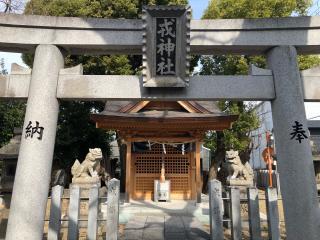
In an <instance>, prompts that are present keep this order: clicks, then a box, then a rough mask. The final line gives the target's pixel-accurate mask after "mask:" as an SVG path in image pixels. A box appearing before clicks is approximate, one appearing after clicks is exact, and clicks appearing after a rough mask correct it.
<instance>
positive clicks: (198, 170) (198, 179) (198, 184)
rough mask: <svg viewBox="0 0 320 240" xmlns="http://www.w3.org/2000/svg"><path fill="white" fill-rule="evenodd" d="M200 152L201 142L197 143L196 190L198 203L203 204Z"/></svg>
mask: <svg viewBox="0 0 320 240" xmlns="http://www.w3.org/2000/svg"><path fill="white" fill-rule="evenodd" d="M200 151H201V142H200V141H199V140H197V141H196V189H197V202H198V203H200V202H201V192H202V191H201V164H200V157H201V156H200Z"/></svg>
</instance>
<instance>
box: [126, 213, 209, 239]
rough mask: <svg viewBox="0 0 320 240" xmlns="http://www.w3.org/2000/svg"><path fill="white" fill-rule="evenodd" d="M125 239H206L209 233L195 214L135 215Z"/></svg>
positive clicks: (127, 225) (127, 227) (127, 229)
mask: <svg viewBox="0 0 320 240" xmlns="http://www.w3.org/2000/svg"><path fill="white" fill-rule="evenodd" d="M124 230H125V234H124V236H125V240H138V239H139V240H206V239H210V235H209V233H208V232H207V231H206V230H205V229H204V228H203V225H202V223H201V222H200V221H199V220H197V218H195V217H193V216H167V215H163V216H158V215H155V216H139V215H137V216H134V217H132V218H131V219H130V221H129V222H128V223H127V224H126V226H125V229H124Z"/></svg>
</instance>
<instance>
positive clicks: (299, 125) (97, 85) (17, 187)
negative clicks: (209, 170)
mask: <svg viewBox="0 0 320 240" xmlns="http://www.w3.org/2000/svg"><path fill="white" fill-rule="evenodd" d="M0 32H1V35H0V51H10V52H29V53H33V52H35V58H34V64H33V66H34V67H33V69H32V73H31V72H30V71H29V70H26V69H23V68H21V67H19V66H15V67H13V70H12V72H11V74H10V75H8V76H1V77H0V98H1V99H2V100H6V99H13V98H20V99H28V102H27V110H26V116H25V121H24V127H23V137H22V140H21V148H20V153H19V159H18V164H17V170H16V177H15V183H14V188H13V196H12V201H11V209H10V215H9V222H8V228H7V234H6V239H7V240H17V239H33V240H40V239H42V235H43V226H44V216H45V209H46V203H47V196H48V190H49V189H48V188H49V187H48V186H49V181H50V173H51V165H52V157H53V149H54V142H55V135H56V127H57V118H58V110H59V99H62V100H84V101H87V100H88V101H89V100H212V101H215V100H221V99H229V100H264V101H265V100H267V101H271V103H272V114H273V121H274V132H275V138H276V147H277V155H278V169H279V172H280V183H281V192H282V197H283V202H284V213H285V220H286V229H287V238H288V239H290V240H292V239H297V240H301V239H308V240H317V239H319V238H320V210H319V201H318V199H317V189H316V182H315V176H314V168H313V160H312V155H311V148H310V143H309V139H307V138H302V139H298V140H296V137H295V133H297V132H299V131H304V130H307V122H306V116H305V109H304V101H320V79H319V78H320V69H310V70H307V71H304V72H302V73H300V72H299V70H298V66H297V53H299V54H319V53H320V37H319V36H320V18H319V17H297V18H283V19H256V20H254V19H252V20H242V19H238V20H235V19H233V20H194V21H191V25H190V53H191V54H206V55H209V54H227V53H230V54H265V55H266V56H267V60H268V67H269V69H270V70H264V69H258V68H255V67H252V68H251V73H250V75H248V76H193V77H190V80H189V86H188V87H184V88H174V89H172V88H166V89H163V88H161V89H158V88H146V87H143V80H142V77H139V76H105V75H103V76H86V75H82V70H81V66H78V67H74V68H70V69H64V58H63V56H64V53H70V54H84V53H85V54H142V52H143V48H142V45H143V21H142V20H111V19H82V18H64V17H45V16H24V15H6V14H5V15H4V14H0ZM292 133H293V135H292ZM33 135H34V136H33ZM292 136H294V137H293V138H292ZM307 137H308V136H307Z"/></svg>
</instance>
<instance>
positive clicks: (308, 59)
mask: <svg viewBox="0 0 320 240" xmlns="http://www.w3.org/2000/svg"><path fill="white" fill-rule="evenodd" d="M310 5H311V1H310V0H256V1H251V0H238V1H233V0H212V1H210V3H209V6H208V8H207V9H206V11H205V12H204V15H203V19H215V18H268V17H288V16H290V15H291V14H293V13H294V14H298V15H305V14H306V13H307V9H308V7H310ZM298 61H299V66H300V69H307V68H310V67H313V66H315V65H318V64H320V59H319V57H318V56H299V59H298ZM200 62H201V64H202V69H201V72H200V74H202V75H240V74H241V75H246V74H248V69H249V65H250V64H255V65H256V66H258V67H261V68H265V67H266V60H265V57H264V56H243V55H241V56H233V55H222V56H202V57H201V58H200ZM219 106H220V109H221V110H222V111H223V112H226V113H229V114H238V115H239V119H238V120H237V121H236V122H235V123H234V124H233V126H232V129H230V130H225V131H223V141H217V140H218V138H217V133H215V132H209V133H208V134H207V137H206V145H207V146H208V147H210V148H211V149H212V150H213V152H214V153H215V155H216V156H217V155H219V156H223V154H219V153H218V151H224V150H225V149H230V148H233V149H236V150H239V151H240V152H241V153H240V154H241V155H242V156H243V157H244V158H245V159H243V160H244V161H247V160H248V157H249V155H248V153H249V152H250V138H249V133H250V132H251V131H252V130H254V129H256V128H257V127H258V126H259V121H258V118H257V116H256V113H255V112H254V107H253V105H252V104H250V103H246V104H244V103H243V102H233V101H220V102H219ZM217 142H220V144H222V145H223V146H218V145H217Z"/></svg>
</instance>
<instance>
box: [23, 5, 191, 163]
mask: <svg viewBox="0 0 320 240" xmlns="http://www.w3.org/2000/svg"><path fill="white" fill-rule="evenodd" d="M146 4H163V5H167V4H187V1H186V0H157V1H156V0H145V1H143V0H142V1H141V0H117V1H114V0H99V1H97V0H68V1H65V0H31V1H29V2H28V3H27V4H26V8H25V13H26V14H37V15H48V16H67V17H94V18H129V19H136V18H140V17H141V16H140V15H141V10H142V5H146ZM23 60H24V62H25V63H26V64H28V65H29V66H32V62H33V55H30V54H24V55H23ZM80 63H81V64H83V67H84V74H87V75H105V74H110V75H132V74H137V73H139V71H140V69H141V67H140V66H141V63H142V58H141V56H125V55H117V56H115V55H106V56H88V55H83V56H67V57H66V59H65V66H66V67H71V66H75V65H78V64H80ZM103 107H104V103H101V102H82V101H73V102H61V104H60V114H59V120H58V131H57V140H56V145H55V156H54V158H55V159H54V161H55V165H58V167H59V168H70V166H71V164H72V163H73V161H74V159H75V158H79V159H83V158H84V155H85V154H86V153H87V151H88V148H89V147H101V148H102V149H108V142H109V140H110V137H111V133H106V132H105V131H104V130H101V129H96V128H95V124H94V123H93V122H91V121H90V113H92V112H99V111H102V110H103Z"/></svg>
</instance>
